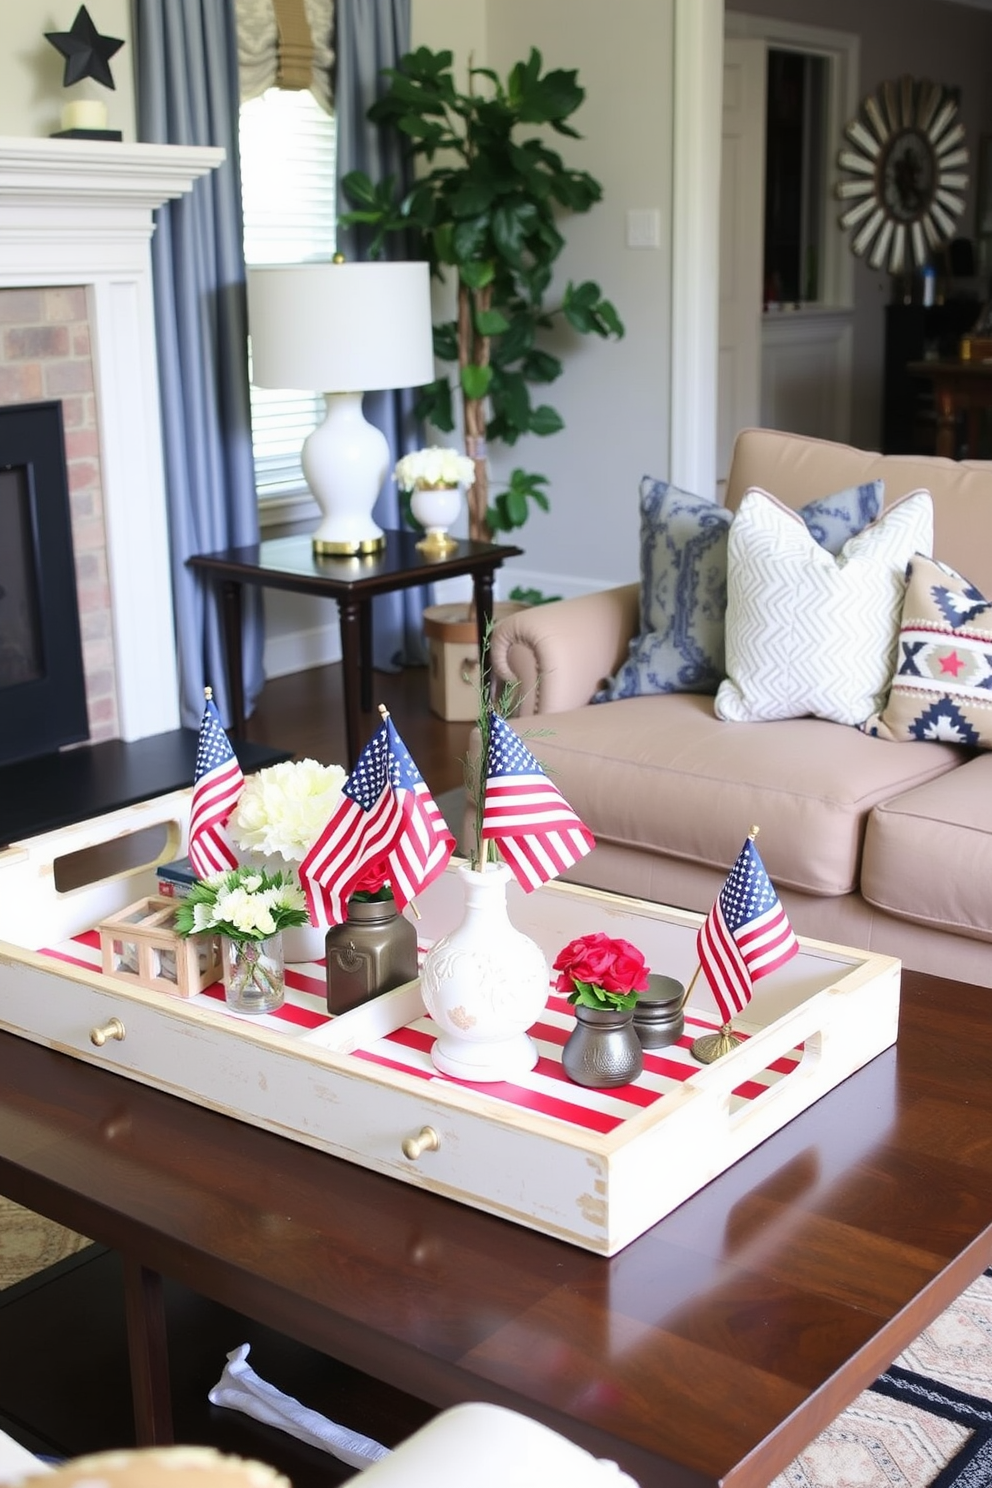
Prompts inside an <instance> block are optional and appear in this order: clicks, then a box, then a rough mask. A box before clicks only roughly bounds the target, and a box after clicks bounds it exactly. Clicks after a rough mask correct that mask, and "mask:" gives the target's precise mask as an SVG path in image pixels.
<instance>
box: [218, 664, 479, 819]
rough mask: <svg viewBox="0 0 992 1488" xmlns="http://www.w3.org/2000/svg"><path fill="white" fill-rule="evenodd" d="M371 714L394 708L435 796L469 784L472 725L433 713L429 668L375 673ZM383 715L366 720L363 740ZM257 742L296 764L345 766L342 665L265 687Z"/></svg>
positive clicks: (256, 721)
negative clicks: (466, 768)
mask: <svg viewBox="0 0 992 1488" xmlns="http://www.w3.org/2000/svg"><path fill="white" fill-rule="evenodd" d="M372 698H373V706H374V709H378V706H379V704H380V703H383V704H385V706H386V707H387V708H388V709H389V712H390V714H391V716H392V719H393V722H394V723H395V725H396V727H397V729H398V731H399V734H400V737H401V738H402V740H403V742H404V743H405V744H406V747H407V748H408V749H409V751H410V753H411V755H412V756H413V759H414V761H415V762H416V765H417V767H418V769H419V770H420V773H421V775H423V777H424V779H425V780H426V782H427V785H428V787H429V789H430V790H431V792H432V793H433V794H434V795H439V794H440V793H441V792H442V791H449V790H454V789H456V787H458V786H460V785H462V784H463V783H464V772H463V767H462V761H463V760H464V758H465V755H466V753H467V751H468V743H469V736H470V734H471V730H472V725H471V724H470V723H447V722H446V721H445V720H444V719H442V718H438V717H437V716H436V715H435V714H433V713H432V712H431V710H430V706H429V704H428V699H427V668H426V667H406V668H404V669H403V670H402V671H400V672H396V673H388V672H376V673H375V675H374V678H373V688H372ZM377 722H378V716H377V714H376V712H373V713H372V714H371V715H370V716H369V718H368V719H367V726H366V729H365V736H366V737H368V736H369V735H371V734H372V732H373V730H374V728H375V725H376V723H377ZM245 732H246V734H247V736H248V738H249V739H252V740H254V741H255V742H256V743H258V744H270V745H272V746H274V747H276V748H282V749H291V750H292V751H293V753H294V754H295V755H296V756H297V757H298V758H301V759H302V758H306V757H309V758H311V759H315V760H319V761H320V763H321V764H323V765H335V764H341V765H344V764H345V738H344V710H343V703H342V676H341V665H340V663H338V664H336V665H334V666H326V667H315V668H314V669H313V670H311V671H307V672H296V673H294V674H293V675H292V676H288V677H276V678H273V679H272V680H271V681H269V682H267V683H266V684H265V687H264V688H263V690H262V695H261V697H260V698H259V701H258V704H257V705H256V708H255V712H254V713H253V715H252V717H251V718H250V719H249V720H248V725H247V728H246V730H245Z"/></svg>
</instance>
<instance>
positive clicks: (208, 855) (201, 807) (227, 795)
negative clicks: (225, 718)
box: [187, 694, 245, 878]
mask: <svg viewBox="0 0 992 1488" xmlns="http://www.w3.org/2000/svg"><path fill="white" fill-rule="evenodd" d="M244 783H245V777H244V776H243V775H242V773H241V766H240V765H239V764H238V761H237V759H236V757H235V754H234V750H233V749H232V748H231V746H230V743H229V742H228V738H227V735H226V734H225V732H224V729H223V726H222V724H221V721H220V715H219V713H218V712H217V708H216V705H215V704H214V702H213V700H212V699H211V698H210V696H209V694H208V696H207V701H206V704H205V705H204V709H203V720H202V722H201V724H200V741H199V744H198V745H197V749H196V768H195V770H194V772H193V803H192V805H191V807H190V816H189V847H188V849H187V853H188V856H189V860H190V863H191V864H192V866H193V871H194V873H195V874H196V875H197V877H198V878H207V877H209V875H210V874H211V873H222V872H223V871H224V870H225V869H226V868H236V867H237V866H238V856H237V853H236V852H235V851H234V848H233V847H232V845H231V840H230V838H229V837H228V835H227V832H226V831H225V830H224V825H225V823H226V821H227V819H228V817H229V816H230V815H231V812H232V811H233V810H234V808H235V806H236V805H237V804H238V797H239V796H240V794H241V788H242V786H243V785H244Z"/></svg>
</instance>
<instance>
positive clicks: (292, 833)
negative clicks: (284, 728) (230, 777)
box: [229, 759, 348, 863]
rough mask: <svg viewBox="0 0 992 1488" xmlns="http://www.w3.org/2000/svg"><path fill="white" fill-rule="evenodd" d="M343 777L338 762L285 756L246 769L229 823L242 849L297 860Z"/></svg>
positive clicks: (324, 816)
mask: <svg viewBox="0 0 992 1488" xmlns="http://www.w3.org/2000/svg"><path fill="white" fill-rule="evenodd" d="M347 779H348V776H347V773H346V772H345V771H344V770H343V769H342V768H341V766H340V765H320V764H318V763H317V761H316V760H312V759H304V760H295V761H294V760H284V761H283V762H282V763H281V764H278V765H269V766H267V767H266V769H264V770H259V771H258V772H257V774H255V775H249V776H248V779H247V780H246V781H245V784H244V789H243V790H242V792H241V795H240V796H239V798H238V804H237V806H236V807H235V809H234V813H233V815H232V817H231V820H230V823H229V830H230V833H231V839H232V841H233V842H234V845H235V846H236V847H237V848H239V849H240V851H241V852H244V853H256V854H258V855H260V856H262V857H267V858H272V857H277V856H278V857H281V858H282V859H283V861H284V862H287V863H302V861H303V859H304V858H305V857H306V855H307V853H308V852H309V851H310V849H311V847H312V846H313V844H314V843H315V842H316V840H317V838H318V837H319V836H320V834H321V832H322V831H323V830H324V828H325V827H326V825H327V823H328V820H329V819H330V815H331V812H332V811H333V809H334V807H335V805H336V804H337V800H338V797H339V796H340V794H341V787H342V786H343V785H344V783H345V781H346V780H347Z"/></svg>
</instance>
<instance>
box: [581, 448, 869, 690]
mask: <svg viewBox="0 0 992 1488" xmlns="http://www.w3.org/2000/svg"><path fill="white" fill-rule="evenodd" d="M883 493H884V485H883V482H882V481H880V480H879V481H870V482H869V483H868V484H867V485H863V486H852V487H851V488H850V489H849V490H846V491H838V492H837V494H836V495H835V496H827V497H824V498H823V499H821V500H817V501H811V502H810V503H809V504H808V505H807V506H804V507H803V509H802V511H801V512H800V513H799V515H800V516H801V517H802V519H803V521H804V522H805V523H806V525H807V527H808V528H809V530H810V532H811V533H812V535H813V537H814V538H815V539H816V541H817V542H818V543H820V544H821V545H822V546H823V547H824V548H826V550H827V551H828V552H830V553H837V552H839V551H840V549H841V547H842V546H843V544H844V543H845V542H846V541H847V539H848V538H849V537H852V536H853V535H854V534H855V533H856V532H860V531H861V530H862V528H863V527H867V525H868V524H869V522H873V521H874V520H875V518H876V517H877V516H878V514H879V512H880V511H881V509H882V497H883ZM640 497H641V630H640V634H639V635H638V636H636V637H635V639H634V640H633V641H631V643H630V654H629V656H628V658H627V660H626V661H625V662H624V664H623V666H622V667H621V668H620V670H619V671H618V672H617V674H616V676H615V677H612V678H611V679H610V681H609V682H608V683H607V685H606V686H605V687H604V688H603V689H602V691H600V692H598V693H597V694H596V697H595V699H594V701H595V702H597V703H603V702H613V701H615V700H616V699H617V698H625V697H642V696H644V695H646V694H650V693H657V692H704V693H713V692H716V689H717V686H718V684H719V682H720V680H721V678H722V677H723V675H724V617H725V613H726V609H727V533H728V531H729V529H730V524H731V522H732V520H733V513H732V512H729V511H727V510H726V508H725V507H722V506H718V505H717V504H716V502H715V501H708V500H706V499H704V498H703V497H701V496H692V495H690V494H689V492H688V491H681V490H679V488H678V486H673V485H670V484H669V483H668V482H667V481H659V480H652V479H651V478H650V476H645V477H644V479H643V480H642V481H641V487H640Z"/></svg>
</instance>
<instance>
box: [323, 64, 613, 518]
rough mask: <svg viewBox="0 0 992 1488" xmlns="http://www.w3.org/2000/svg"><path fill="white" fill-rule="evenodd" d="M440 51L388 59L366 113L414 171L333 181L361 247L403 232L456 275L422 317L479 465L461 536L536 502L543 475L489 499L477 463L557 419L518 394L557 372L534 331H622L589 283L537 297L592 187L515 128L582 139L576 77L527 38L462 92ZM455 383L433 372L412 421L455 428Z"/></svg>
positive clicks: (357, 174)
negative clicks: (440, 312) (434, 314)
mask: <svg viewBox="0 0 992 1488" xmlns="http://www.w3.org/2000/svg"><path fill="white" fill-rule="evenodd" d="M452 60H453V57H452V53H451V52H450V51H443V52H431V51H430V50H429V49H428V48H427V47H420V48H419V49H418V50H417V51H415V52H409V53H407V55H406V56H404V57H402V58H401V59H400V62H399V65H398V67H396V68H390V69H387V70H386V72H385V76H386V77H387V78H388V80H389V86H388V89H387V91H386V92H385V94H384V95H383V97H382V98H381V99H379V101H378V102H377V103H375V104H373V106H372V108H371V109H370V110H369V118H370V119H371V120H373V121H374V122H376V123H382V124H390V125H392V126H393V127H395V128H396V129H397V130H399V132H400V133H401V134H402V135H403V136H405V138H406V141H407V144H408V149H409V153H410V155H411V157H412V158H413V159H414V160H415V161H417V162H418V163H419V164H420V166H421V169H420V172H419V174H418V177H417V180H416V182H415V184H414V186H413V188H412V189H411V190H410V191H409V192H408V193H407V194H406V195H405V196H398V193H397V188H396V180H395V177H393V176H390V177H387V178H386V179H385V180H383V181H380V182H377V183H376V182H373V181H372V180H371V179H370V177H369V176H367V175H366V174H364V173H363V172H361V171H352V172H350V173H349V174H348V175H347V176H346V177H345V178H344V181H343V183H342V184H343V187H344V191H345V193H346V195H347V196H348V198H349V200H350V201H351V202H352V203H353V205H354V210H353V211H351V212H348V213H347V214H345V215H344V216H343V218H342V221H343V222H344V223H346V224H362V225H364V226H365V227H366V228H368V229H369V230H370V231H371V249H370V251H371V252H372V253H373V255H375V254H377V253H379V252H381V250H382V246H383V243H384V241H385V238H386V236H387V235H388V234H390V233H395V232H411V230H412V232H413V234H414V237H415V238H416V239H417V240H418V242H419V245H420V248H421V250H422V252H423V254H424V256H425V257H426V258H427V259H428V261H429V262H430V265H431V272H432V273H433V274H435V275H444V274H445V273H450V272H452V271H453V272H454V275H455V277H456V279H457V289H458V308H457V315H456V318H455V319H454V320H451V321H446V322H444V323H442V324H440V325H437V326H435V327H434V351H435V355H436V356H437V357H438V359H439V360H440V361H443V362H450V363H453V364H455V365H456V366H457V369H458V371H457V380H456V383H455V386H456V387H457V388H458V390H459V391H460V394H461V399H462V408H463V420H464V428H465V447H466V450H467V452H468V454H469V455H470V456H471V457H472V458H473V460H474V462H475V472H476V473H475V482H474V484H473V486H472V487H471V490H470V491H469V493H468V506H469V519H470V535H471V536H472V537H473V538H476V539H483V540H488V539H491V538H492V537H493V535H494V534H495V533H496V532H509V531H512V530H513V529H514V528H517V527H521V526H523V524H524V523H525V522H526V520H527V518H528V516H529V514H530V510H531V505H532V504H533V505H535V506H538V507H540V508H541V509H542V510H543V511H547V510H548V506H549V502H548V496H547V492H546V491H545V489H544V488H545V487H546V486H547V484H548V481H547V477H546V476H543V475H535V474H532V473H529V472H527V471H525V470H523V469H520V468H517V469H514V470H513V472H512V474H511V476H510V479H509V481H508V482H507V484H506V486H505V489H503V490H501V491H500V492H499V493H498V494H496V495H495V496H494V497H493V499H492V501H490V497H489V476H488V468H487V463H486V446H487V441H488V442H496V441H501V442H502V443H503V444H506V445H511V446H512V445H514V444H515V443H516V442H517V440H518V439H519V438H520V437H521V435H523V434H528V433H529V434H538V435H548V434H556V433H557V432H558V431H559V430H560V429H562V428H563V427H564V424H563V421H562V418H561V415H560V414H559V413H558V412H557V410H556V409H554V408H552V407H551V406H550V404H547V403H543V402H538V403H534V402H533V401H532V399H531V393H530V388H531V386H540V385H544V384H548V383H552V382H554V381H555V380H556V379H557V378H558V377H559V376H560V375H561V372H562V363H561V360H560V358H558V357H557V356H554V355H553V354H552V352H551V351H549V350H548V349H547V347H546V346H542V345H541V337H542V335H546V333H547V332H548V331H549V330H551V329H552V327H553V326H554V324H555V322H556V320H557V319H559V318H560V319H563V320H564V321H565V322H567V324H568V325H570V326H571V327H572V329H573V330H575V331H577V332H579V333H580V334H582V335H586V334H589V333H591V334H594V335H597V336H602V337H608V336H617V337H619V336H622V335H623V333H624V328H623V325H622V323H621V321H620V317H619V316H618V314H617V312H616V310H615V308H614V306H613V305H612V304H611V303H610V301H609V300H607V299H605V298H604V297H603V294H602V292H601V290H600V288H599V285H598V284H596V283H594V282H593V281H592V280H586V281H584V282H583V283H581V284H573V283H571V282H569V283H568V284H567V285H566V287H565V291H564V294H563V295H562V297H561V301H560V303H559V304H558V305H556V306H554V307H549V306H548V305H546V303H545V296H546V294H547V292H548V290H549V288H550V285H551V279H552V272H553V267H554V263H555V261H556V259H557V258H558V256H559V254H560V253H561V251H562V248H563V247H564V242H565V240H564V238H563V236H562V234H561V231H560V228H559V222H560V220H561V216H562V214H563V213H565V212H587V211H589V209H590V208H591V207H592V206H594V205H595V203H596V202H598V201H599V200H600V198H601V197H602V188H601V187H600V185H599V182H598V181H596V180H594V179H593V177H592V176H591V175H589V174H588V172H586V171H581V170H573V169H571V168H569V167H568V166H566V165H565V163H564V161H563V160H562V158H561V156H560V155H559V154H558V153H557V152H556V151H555V150H552V149H550V148H549V146H548V144H547V143H546V136H542V135H540V134H531V135H529V136H527V137H522V134H521V131H525V130H527V129H528V128H529V127H531V126H537V127H538V128H539V129H541V128H543V129H548V128H550V129H551V130H552V131H554V132H555V133H557V134H561V135H567V136H569V137H571V138H573V139H578V138H580V136H579V135H578V134H577V132H576V131H575V129H573V128H572V126H571V125H570V124H569V123H568V120H569V119H570V118H571V116H572V115H573V114H574V113H575V111H576V109H577V108H578V107H579V105H580V104H581V103H582V100H583V98H584V97H585V92H584V89H583V88H581V87H580V85H579V83H578V80H577V73H576V72H575V71H574V70H572V71H568V70H564V69H554V70H551V71H548V72H543V71H542V68H543V59H542V57H541V54H540V52H539V51H537V50H536V48H534V49H532V50H531V53H530V56H529V57H528V59H527V61H526V62H518V63H517V64H516V66H515V67H513V68H511V70H510V72H509V74H508V76H507V78H506V81H505V82H504V81H503V80H502V79H501V78H500V77H499V76H498V75H497V74H496V73H495V72H493V71H492V70H491V69H490V68H487V67H471V66H470V68H469V91H468V92H466V93H463V92H460V91H459V90H458V88H457V87H456V86H455V81H454V76H453V73H452ZM424 166H426V167H427V168H426V169H424V168H423V167H424ZM452 392H453V389H452V380H451V379H450V378H449V377H448V376H445V377H442V378H439V379H438V380H437V381H435V382H434V383H432V384H430V385H429V386H428V387H427V388H425V389H424V391H423V393H422V395H421V397H420V399H419V403H418V407H417V413H418V415H419V417H421V418H423V419H426V420H427V421H429V422H430V423H431V424H432V425H433V426H434V427H435V428H437V429H441V430H445V431H449V430H451V429H453V428H454V409H453V398H452Z"/></svg>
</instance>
